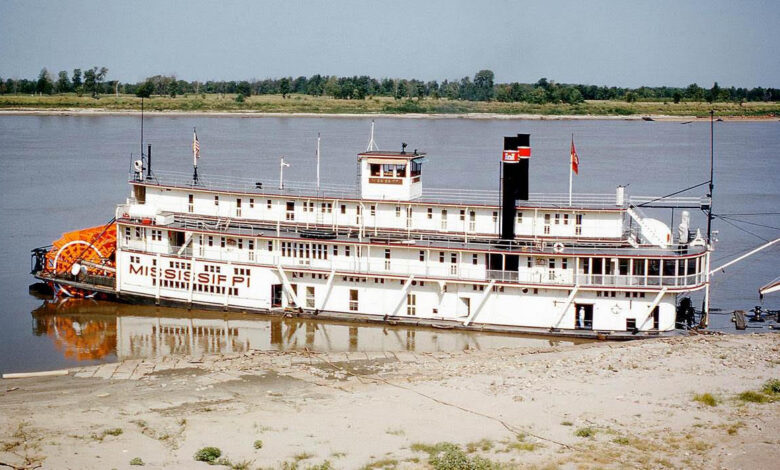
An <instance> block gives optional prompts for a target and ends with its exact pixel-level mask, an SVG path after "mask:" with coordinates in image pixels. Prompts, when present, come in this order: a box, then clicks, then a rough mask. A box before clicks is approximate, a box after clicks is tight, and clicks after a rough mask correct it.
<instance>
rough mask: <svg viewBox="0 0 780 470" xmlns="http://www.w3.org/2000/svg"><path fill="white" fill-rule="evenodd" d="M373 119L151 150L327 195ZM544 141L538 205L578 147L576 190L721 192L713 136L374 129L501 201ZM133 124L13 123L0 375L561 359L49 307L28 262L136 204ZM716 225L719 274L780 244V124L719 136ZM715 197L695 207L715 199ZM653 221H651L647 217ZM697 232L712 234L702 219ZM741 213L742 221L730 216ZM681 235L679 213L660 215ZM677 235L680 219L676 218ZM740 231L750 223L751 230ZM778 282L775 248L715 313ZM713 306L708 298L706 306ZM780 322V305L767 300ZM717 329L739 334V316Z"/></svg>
mask: <svg viewBox="0 0 780 470" xmlns="http://www.w3.org/2000/svg"><path fill="white" fill-rule="evenodd" d="M370 122H371V120H370V119H367V118H284V117H282V118H240V117H200V116H192V117H166V116H154V117H147V118H146V120H145V136H144V140H145V141H146V142H147V143H151V144H152V146H153V149H152V152H153V155H152V156H153V159H152V160H153V165H154V168H155V169H165V170H176V171H182V172H190V171H191V169H192V167H191V165H192V150H191V145H192V130H193V128H195V127H196V128H197V131H198V138H199V142H200V148H201V160H200V162H199V172H200V173H201V174H202V175H204V176H205V175H216V174H219V175H227V176H241V177H251V178H253V179H256V180H258V181H266V182H268V184H275V183H277V182H278V177H279V157H280V156H284V157H285V160H286V161H288V162H289V163H290V164H291V166H290V167H289V168H286V169H285V180H287V181H313V180H314V178H315V173H316V167H315V158H314V156H315V148H316V138H317V133H318V132H319V133H321V135H322V144H321V155H322V159H321V162H322V163H321V175H322V181H323V183H340V184H354V183H355V173H356V154H357V153H358V152H359V151H362V150H364V149H365V148H366V144H367V142H368V138H369V129H370ZM518 132H523V133H530V134H531V145H532V147H533V157H532V161H531V181H530V186H531V188H530V190H531V192H547V193H566V192H567V191H568V178H569V173H568V159H569V146H570V141H571V138H572V134H573V135H574V139H575V143H576V146H577V151H578V154H579V157H580V173H579V175H577V176H575V177H574V191H575V193H576V192H582V193H614V191H615V187H616V186H618V185H621V184H622V185H627V186H628V192H629V194H634V195H659V196H660V195H664V194H669V193H672V192H674V191H678V190H680V189H683V188H686V187H689V186H693V185H695V184H698V183H701V182H704V181H707V180H708V178H709V123H704V122H694V123H689V124H683V123H677V122H644V121H624V120H593V121H568V120H563V121H558V120H552V121H548V120H545V121H519V120H487V119H486V120H482V119H480V120H471V119H388V118H382V119H377V120H376V141H377V143H378V144H379V146H380V148H383V149H392V150H396V149H397V150H400V148H401V142H407V143H408V144H409V147H408V149H410V150H413V149H419V150H420V151H425V152H427V153H428V162H427V163H426V164H425V167H424V170H423V175H424V176H423V178H424V179H423V182H424V184H425V185H426V186H428V187H456V188H474V189H497V188H498V182H499V181H498V172H499V156H500V152H501V148H502V142H503V141H502V137H503V136H507V135H513V134H516V133H518ZM139 140H140V135H139V119H138V118H137V117H132V116H0V196H1V197H0V260H1V261H2V268H3V269H2V271H0V306H2V308H1V309H0V372H9V371H26V370H43V369H52V368H58V367H67V366H71V365H73V364H75V363H82V364H83V363H90V362H103V361H111V360H116V359H117V357H119V358H120V359H121V358H128V357H147V356H151V355H161V354H174V353H177V352H187V353H189V352H204V353H205V352H213V351H224V350H227V349H230V350H236V351H240V350H242V348H249V347H251V348H270V349H286V348H300V347H309V348H311V349H319V350H331V351H350V350H352V351H361V350H400V349H408V350H417V351H436V350H445V351H446V350H453V349H464V348H491V347H502V346H513V345H530V346H542V345H546V344H551V343H553V344H560V341H555V340H553V341H550V340H548V339H539V338H527V337H523V338H520V337H511V336H502V335H488V334H478V333H462V332H457V333H456V332H450V331H438V330H426V329H408V328H403V329H397V328H382V327H369V326H360V327H357V326H355V325H343V324H330V323H320V322H316V323H310V322H300V321H286V320H285V321H282V320H279V319H274V320H272V319H270V318H266V317H260V316H255V317H248V316H246V315H243V316H242V315H238V316H235V315H222V314H220V315H215V314H213V313H209V312H195V313H193V314H192V315H189V314H185V315H182V311H180V310H174V309H149V308H138V307H134V306H120V305H116V304H112V303H105V302H97V303H95V302H76V303H73V302H71V303H67V304H64V305H60V306H58V305H55V304H47V305H44V300H42V299H40V298H37V297H35V296H33V295H30V294H29V293H28V285H29V284H31V283H32V282H33V278H32V277H31V276H30V275H29V254H30V249H31V248H34V247H37V246H44V245H48V244H50V243H51V242H52V241H53V240H55V239H56V238H58V237H59V236H60V234H61V233H62V232H64V231H69V230H74V229H78V228H82V227H88V226H94V225H100V224H104V223H105V222H106V221H108V220H109V219H110V218H111V217H112V214H113V207H114V205H115V204H117V203H120V202H123V201H124V199H125V198H126V197H127V195H128V193H129V188H128V186H127V182H126V181H127V173H128V170H129V168H130V165H131V161H132V159H133V158H134V156H135V157H136V158H137V155H138V152H139V149H140V143H139ZM715 154H716V162H715V199H714V211H715V212H716V213H718V214H723V215H725V216H727V217H731V218H730V219H725V220H724V219H716V221H715V223H714V228H715V230H717V231H718V232H719V233H718V235H717V238H718V240H719V242H718V244H717V248H716V250H717V251H716V253H715V255H714V258H713V267H714V266H718V265H720V264H722V263H724V262H726V261H728V260H730V259H731V258H733V257H735V256H737V255H738V254H740V253H743V252H745V251H747V250H749V249H750V248H752V247H755V246H757V245H759V244H760V243H762V240H767V239H773V238H775V237H777V236H778V231H779V230H778V227H780V215H779V214H780V184H778V183H780V177H778V175H779V174H780V123H778V122H777V121H766V122H717V123H716V124H715ZM705 191H706V189H705V188H704V187H701V188H697V189H696V190H694V191H692V192H690V193H686V194H690V195H696V196H699V195H703V194H704V193H705ZM648 212H650V211H648ZM691 212H692V219H693V226H694V227H695V226H702V227H703V226H705V225H706V221H705V218H704V217H703V216H702V214H701V213H700V212H699V211H695V210H694V211H691ZM729 214H731V215H729ZM651 215H654V216H657V217H658V218H660V219H662V220H665V221H667V223H669V222H671V220H670V217H671V212H670V211H668V210H667V211H662V212H659V213H657V214H651ZM675 218H676V220H675V224H676V223H677V222H678V218H679V211H677V212H676V213H675ZM735 219H740V220H743V221H746V222H749V223H744V222H737V221H736V220H735ZM779 274H780V249H779V247H774V248H771V249H769V250H766V251H765V252H763V253H762V254H760V255H757V256H755V257H753V258H750V259H748V260H746V261H744V262H742V263H741V264H737V265H735V266H734V267H732V268H729V269H727V270H726V271H725V272H724V273H720V274H718V275H716V277H714V279H713V297H712V303H713V306H714V307H716V308H721V309H723V310H724V311H730V310H733V309H737V308H742V309H749V308H751V307H752V306H754V305H758V304H759V300H758V294H757V289H758V287H760V286H761V285H763V284H764V283H766V282H768V281H770V280H772V279H773V278H775V277H776V276H777V275H779ZM700 303H701V296H700V295H694V304H695V305H700ZM765 306H766V307H769V308H778V307H780V299H778V297H772V298H768V299H765ZM713 327H714V328H718V329H724V330H733V327H732V326H731V324H730V322H729V318H728V316H726V315H720V316H718V315H715V316H714V317H713Z"/></svg>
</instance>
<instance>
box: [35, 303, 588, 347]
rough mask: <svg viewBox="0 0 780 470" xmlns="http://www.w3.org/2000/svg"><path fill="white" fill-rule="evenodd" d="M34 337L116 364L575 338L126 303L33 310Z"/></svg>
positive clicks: (51, 305)
mask: <svg viewBox="0 0 780 470" xmlns="http://www.w3.org/2000/svg"><path fill="white" fill-rule="evenodd" d="M32 316H33V325H34V326H33V330H34V332H35V334H36V335H37V336H43V335H46V336H49V337H50V338H51V339H52V341H53V342H54V344H55V345H56V347H57V349H58V350H59V351H61V352H62V354H63V355H64V356H65V357H66V358H68V359H75V360H100V359H103V360H110V359H113V356H114V355H115V356H116V357H117V358H118V359H119V360H124V359H142V358H162V357H165V356H177V355H195V356H198V355H207V354H228V353H241V352H245V351H248V350H250V349H259V350H277V351H281V350H302V349H304V348H306V349H309V350H312V351H322V352H346V351H351V352H354V351H417V352H436V351H461V350H466V349H494V348H501V347H547V346H558V345H562V344H575V343H577V342H582V341H578V340H569V339H558V338H546V337H535V336H517V335H502V334H493V333H481V332H465V331H454V330H436V329H432V328H421V327H420V328H417V327H400V326H389V325H386V326H385V325H381V326H377V325H363V324H359V325H358V324H353V323H339V322H330V321H324V320H302V319H297V318H283V317H277V316H268V315H259V314H238V313H223V312H212V311H205V310H191V311H185V310H182V309H173V308H164V307H154V306H137V305H126V304H120V303H115V302H107V301H95V300H86V299H69V300H66V301H62V302H54V301H45V302H44V303H43V305H42V306H40V307H39V308H37V309H36V310H34V311H33V312H32Z"/></svg>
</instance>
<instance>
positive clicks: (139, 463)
mask: <svg viewBox="0 0 780 470" xmlns="http://www.w3.org/2000/svg"><path fill="white" fill-rule="evenodd" d="M130 465H137V466H139V467H143V466H144V465H146V464H145V463H144V461H143V460H142V459H141V457H133V458H132V459H130Z"/></svg>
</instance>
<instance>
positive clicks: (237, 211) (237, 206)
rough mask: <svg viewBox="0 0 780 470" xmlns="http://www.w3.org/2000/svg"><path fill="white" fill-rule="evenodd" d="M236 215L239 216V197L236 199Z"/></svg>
mask: <svg viewBox="0 0 780 470" xmlns="http://www.w3.org/2000/svg"><path fill="white" fill-rule="evenodd" d="M236 217H241V199H236Z"/></svg>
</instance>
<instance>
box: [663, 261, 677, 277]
mask: <svg viewBox="0 0 780 470" xmlns="http://www.w3.org/2000/svg"><path fill="white" fill-rule="evenodd" d="M674 274H675V273H674V260H673V259H665V260H664V276H674Z"/></svg>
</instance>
